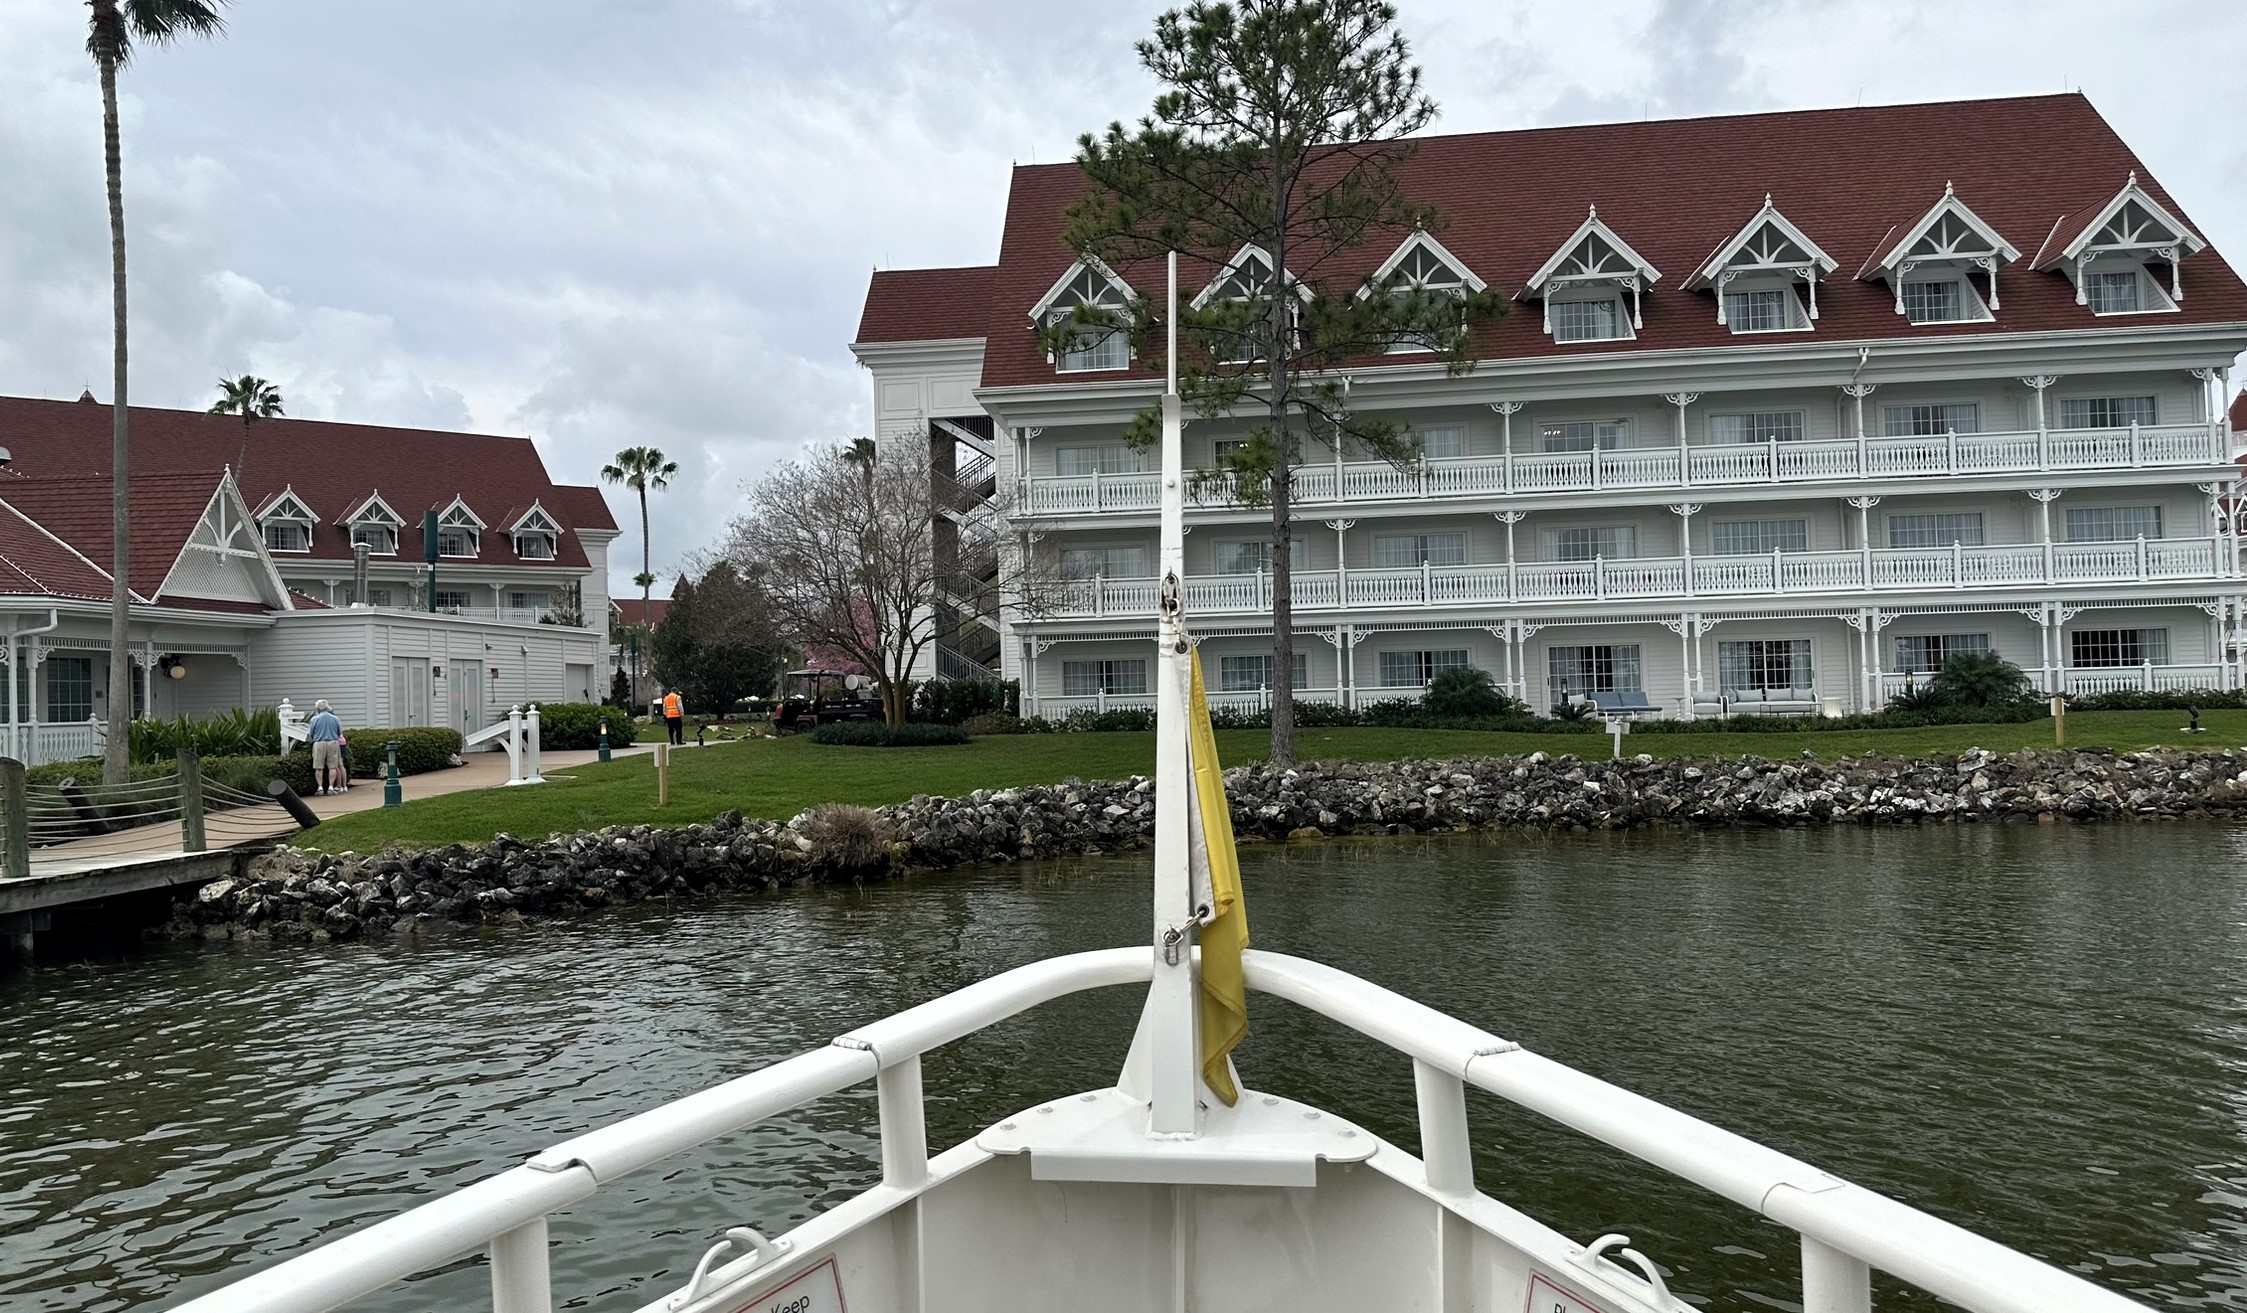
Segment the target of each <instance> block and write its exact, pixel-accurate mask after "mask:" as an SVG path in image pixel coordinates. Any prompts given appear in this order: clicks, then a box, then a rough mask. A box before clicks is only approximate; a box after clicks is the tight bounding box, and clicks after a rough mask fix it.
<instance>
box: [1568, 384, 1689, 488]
mask: <svg viewBox="0 0 2247 1313" xmlns="http://www.w3.org/2000/svg"><path fill="white" fill-rule="evenodd" d="M1700 399H1701V394H1700V393H1698V392H1665V393H1663V394H1662V400H1664V401H1667V402H1669V403H1670V404H1671V405H1673V406H1675V407H1677V481H1678V482H1679V483H1691V482H1692V481H1693V479H1692V474H1691V470H1690V466H1689V464H1688V453H1687V451H1686V449H1685V448H1686V442H1685V408H1686V407H1687V406H1690V405H1692V404H1693V403H1694V402H1696V401H1699V400H1700ZM1594 445H1595V446H1596V445H1597V443H1596V442H1595V443H1594Z"/></svg>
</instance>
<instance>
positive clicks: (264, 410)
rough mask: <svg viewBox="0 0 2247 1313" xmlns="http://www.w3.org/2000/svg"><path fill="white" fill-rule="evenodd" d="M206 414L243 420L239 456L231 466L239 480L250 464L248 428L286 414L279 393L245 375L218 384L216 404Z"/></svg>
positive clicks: (252, 375)
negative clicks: (236, 417) (243, 470)
mask: <svg viewBox="0 0 2247 1313" xmlns="http://www.w3.org/2000/svg"><path fill="white" fill-rule="evenodd" d="M209 413H211V414H213V415H240V416H241V417H242V454H241V455H240V456H238V457H236V458H235V462H234V473H235V476H236V477H237V478H239V477H240V476H241V473H242V467H243V466H245V465H247V464H249V463H250V425H252V424H255V423H257V422H258V421H259V420H261V419H275V418H278V417H280V416H281V415H284V414H286V413H287V412H285V411H283V410H282V409H281V389H279V388H277V387H275V386H273V385H272V384H271V383H268V382H266V381H265V380H264V379H262V378H259V377H258V376H257V375H255V374H244V375H242V377H240V378H222V379H220V380H219V381H218V400H216V401H214V402H212V403H211V409H210V412H209Z"/></svg>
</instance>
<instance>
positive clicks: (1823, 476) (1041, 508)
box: [1021, 424, 2231, 515]
mask: <svg viewBox="0 0 2247 1313" xmlns="http://www.w3.org/2000/svg"><path fill="white" fill-rule="evenodd" d="M2230 447H2231V443H2230V439H2229V438H2228V437H2227V436H2226V434H2225V432H2224V430H2223V426H2222V425H2221V424H2156V425H2144V426H2140V425H2135V424H2134V425H2131V426H2130V427H2128V428H2115V429H2054V430H2048V431H2043V432H2039V431H2036V430H2026V431H2021V432H2011V433H1945V434H1937V435H1929V436H1915V437H1868V438H1845V439H1841V440H1838V441H1822V442H1762V443H1737V444H1730V443H1728V444H1699V445H1691V446H1684V447H1678V446H1666V447H1621V448H1616V449H1613V450H1607V451H1554V452H1535V453H1526V454H1513V455H1503V456H1465V457H1454V458H1448V459H1442V460H1426V461H1422V462H1420V463H1419V464H1417V465H1414V466H1410V467H1407V468H1403V469H1399V468H1398V467H1396V466H1394V465H1391V464H1389V463H1387V462H1386V461H1363V462H1346V463H1341V464H1334V465H1306V466H1303V467H1302V468H1301V469H1299V470H1297V471H1296V476H1295V477H1296V482H1295V490H1294V500H1295V502H1296V504H1298V505H1302V506H1320V505H1350V504H1352V503H1360V502H1394V501H1420V500H1442V499H1445V498H1459V497H1489V496H1493V495H1502V494H1506V493H1555V492H1600V491H1605V490H1608V489H1618V488H1704V487H1728V486H1738V485H1742V484H1751V485H1752V484H1790V483H1793V484H1802V483H1824V482H1849V481H1863V480H1880V479H1925V478H1939V477H1947V476H1953V475H1975V474H2038V473H2058V472H2067V471H2081V470H2122V469H2147V468H2154V469H2159V468H2193V467H2198V466H2207V465H2225V464H2229V463H2230V461H2231V451H2230ZM1159 483H1160V476H1158V475H1156V474H1154V473H1151V472H1150V473H1134V474H1087V475H1062V476H1053V475H1043V476H1037V477H1032V478H1029V479H1026V480H1024V481H1023V485H1022V494H1021V502H1022V505H1023V507H1024V510H1025V512H1026V513H1028V514H1031V515H1082V514H1087V513H1092V512H1099V511H1151V510H1154V509H1155V508H1156V504H1157V500H1158V496H1159V492H1160V488H1159ZM1198 499H1199V501H1200V502H1201V503H1202V504H1204V505H1222V504H1225V503H1227V502H1230V501H1233V500H1234V498H1233V496H1232V492H1231V487H1230V484H1229V483H1228V482H1226V481H1224V480H1214V481H1211V482H1210V483H1208V484H1205V485H1202V486H1201V489H1200V494H1199V498H1198Z"/></svg>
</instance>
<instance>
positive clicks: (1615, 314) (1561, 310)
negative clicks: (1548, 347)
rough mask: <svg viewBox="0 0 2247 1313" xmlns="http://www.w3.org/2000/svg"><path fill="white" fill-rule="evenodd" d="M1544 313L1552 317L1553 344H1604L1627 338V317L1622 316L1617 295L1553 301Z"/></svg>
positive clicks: (1629, 331) (1628, 323)
mask: <svg viewBox="0 0 2247 1313" xmlns="http://www.w3.org/2000/svg"><path fill="white" fill-rule="evenodd" d="M1546 313H1547V314H1548V315H1550V316H1551V317H1552V321H1553V340H1554V341H1555V342H1608V341H1614V340H1616V339H1619V338H1627V337H1629V336H1630V335H1631V327H1630V325H1631V320H1630V316H1628V315H1626V314H1624V313H1623V298H1621V297H1619V296H1602V297H1597V298H1594V299H1591V300H1572V301H1554V302H1553V303H1552V304H1551V305H1549V306H1548V307H1546Z"/></svg>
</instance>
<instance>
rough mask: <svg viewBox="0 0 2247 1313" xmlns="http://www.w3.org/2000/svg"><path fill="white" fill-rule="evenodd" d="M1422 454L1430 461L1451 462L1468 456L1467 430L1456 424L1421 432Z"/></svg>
mask: <svg viewBox="0 0 2247 1313" xmlns="http://www.w3.org/2000/svg"><path fill="white" fill-rule="evenodd" d="M1420 454H1421V455H1423V456H1426V457H1427V458H1428V459H1430V460H1451V459H1454V458H1456V457H1459V456H1464V455H1466V454H1467V430H1465V429H1464V428H1461V427H1459V426H1458V425H1456V424H1447V425H1445V426H1443V427H1441V428H1432V429H1422V430H1420Z"/></svg>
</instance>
